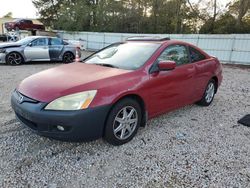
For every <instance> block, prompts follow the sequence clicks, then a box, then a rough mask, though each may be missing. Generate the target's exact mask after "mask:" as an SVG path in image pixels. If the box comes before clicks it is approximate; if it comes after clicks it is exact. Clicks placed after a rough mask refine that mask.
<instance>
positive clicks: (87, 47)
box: [86, 32, 89, 49]
mask: <svg viewBox="0 0 250 188" xmlns="http://www.w3.org/2000/svg"><path fill="white" fill-rule="evenodd" d="M86 34H87V44H86V49H89V33H88V32H87V33H86Z"/></svg>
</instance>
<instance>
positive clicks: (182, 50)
mask: <svg viewBox="0 0 250 188" xmlns="http://www.w3.org/2000/svg"><path fill="white" fill-rule="evenodd" d="M157 60H158V61H175V62H176V65H177V66H178V65H183V64H187V63H189V57H188V52H187V48H186V46H182V45H172V46H169V47H167V48H166V49H165V50H164V51H163V52H162V54H161V55H160V56H159V57H158V59H157Z"/></svg>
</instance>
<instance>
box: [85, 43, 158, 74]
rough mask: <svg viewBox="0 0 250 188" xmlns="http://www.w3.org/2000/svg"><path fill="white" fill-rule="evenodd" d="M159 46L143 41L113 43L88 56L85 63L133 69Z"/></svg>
mask: <svg viewBox="0 0 250 188" xmlns="http://www.w3.org/2000/svg"><path fill="white" fill-rule="evenodd" d="M159 47H160V44H155V43H144V42H128V43H122V44H115V45H112V46H110V47H108V48H106V49H103V50H102V51H100V52H98V53H96V54H94V55H93V56H90V57H89V58H88V59H87V60H86V61H85V63H88V64H100V65H107V64H109V65H112V66H114V67H118V68H121V69H128V70H135V69H137V68H139V67H141V66H142V65H144V63H146V61H147V60H148V59H149V58H150V57H151V56H152V55H153V53H154V52H155V51H156V50H157V49H158V48H159Z"/></svg>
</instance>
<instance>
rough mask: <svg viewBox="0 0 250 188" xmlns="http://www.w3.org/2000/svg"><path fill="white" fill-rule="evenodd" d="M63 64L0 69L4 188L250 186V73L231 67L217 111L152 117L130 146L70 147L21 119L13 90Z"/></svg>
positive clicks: (226, 69)
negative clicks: (244, 120) (247, 118)
mask: <svg viewBox="0 0 250 188" xmlns="http://www.w3.org/2000/svg"><path fill="white" fill-rule="evenodd" d="M55 66H59V64H53V63H52V64H49V63H46V64H45V63H39V64H35V63H33V64H30V65H23V66H13V67H12V66H5V65H2V66H0V75H1V80H0V97H1V101H0V107H1V108H0V114H1V116H0V187H51V188H56V187H244V188H245V187H250V128H248V127H244V126H242V125H239V124H237V120H238V119H239V118H241V117H242V116H244V115H245V114H248V113H250V69H241V68H233V67H229V66H226V67H224V81H223V84H222V86H221V88H220V89H219V92H218V94H217V95H216V97H215V100H214V102H213V104H212V105H211V106H210V107H207V108H205V107H199V106H196V105H192V106H187V107H184V108H182V109H179V110H176V111H174V112H171V113H168V114H165V115H162V116H160V117H158V118H155V119H153V120H150V121H149V122H148V124H147V125H148V126H147V127H146V128H141V129H140V130H139V132H138V134H137V136H136V137H135V138H134V139H133V140H132V141H131V142H130V143H128V144H125V145H123V146H120V147H114V146H111V145H109V144H107V143H105V142H104V141H103V140H102V139H100V140H97V141H94V142H88V143H65V142H60V141H55V140H50V139H47V138H43V137H40V136H37V135H35V134H34V133H32V132H31V131H30V130H29V129H28V128H24V127H23V126H21V125H20V123H18V122H17V121H16V120H15V116H14V113H13V111H12V109H11V107H10V95H11V91H13V89H14V88H15V87H16V85H17V84H18V83H19V82H20V81H21V80H22V79H24V78H25V77H27V76H29V75H31V74H33V73H36V72H39V71H41V70H44V69H47V68H50V67H55Z"/></svg>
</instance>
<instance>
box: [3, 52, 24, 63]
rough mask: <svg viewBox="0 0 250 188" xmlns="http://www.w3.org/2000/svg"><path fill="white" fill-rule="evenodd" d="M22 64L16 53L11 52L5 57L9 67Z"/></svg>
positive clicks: (21, 58) (21, 59)
mask: <svg viewBox="0 0 250 188" xmlns="http://www.w3.org/2000/svg"><path fill="white" fill-rule="evenodd" d="M23 62H24V60H23V57H22V55H21V54H19V53H18V52H11V53H9V54H8V55H7V56H6V63H7V64H9V65H21V64H22V63H23Z"/></svg>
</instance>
